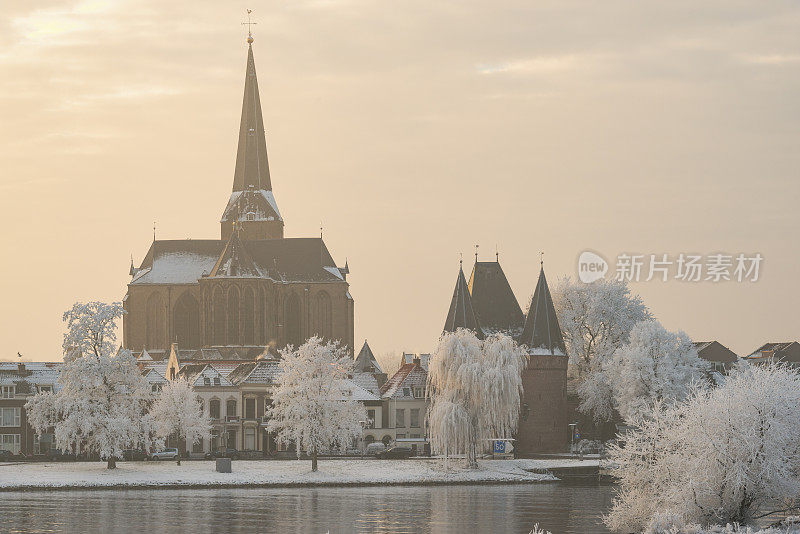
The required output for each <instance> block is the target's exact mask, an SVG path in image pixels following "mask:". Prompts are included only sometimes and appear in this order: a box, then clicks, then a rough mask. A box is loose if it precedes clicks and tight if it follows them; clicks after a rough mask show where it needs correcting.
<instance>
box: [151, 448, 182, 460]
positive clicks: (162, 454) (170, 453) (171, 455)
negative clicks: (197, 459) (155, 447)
mask: <svg viewBox="0 0 800 534" xmlns="http://www.w3.org/2000/svg"><path fill="white" fill-rule="evenodd" d="M178 454H179V453H178V449H164V450H162V451H158V452H154V453H153V454H151V455H150V459H151V460H155V461H159V460H177V459H178Z"/></svg>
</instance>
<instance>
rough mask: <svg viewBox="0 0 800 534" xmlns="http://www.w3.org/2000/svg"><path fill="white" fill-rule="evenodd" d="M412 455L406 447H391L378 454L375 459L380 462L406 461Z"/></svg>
mask: <svg viewBox="0 0 800 534" xmlns="http://www.w3.org/2000/svg"><path fill="white" fill-rule="evenodd" d="M412 454H413V451H412V450H411V449H409V448H408V447H392V448H391V449H386V450H385V451H382V452H379V453H378V454H376V455H375V458H378V459H380V460H408V459H409V458H411V455H412Z"/></svg>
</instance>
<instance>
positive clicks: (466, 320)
mask: <svg viewBox="0 0 800 534" xmlns="http://www.w3.org/2000/svg"><path fill="white" fill-rule="evenodd" d="M459 328H466V329H468V330H472V331H473V332H475V335H476V336H477V337H478V339H483V337H484V336H483V330H481V325H480V322H478V317H477V316H476V315H475V310H474V309H473V307H472V298H471V297H470V294H469V287H468V286H467V281H466V279H465V278H464V269H462V268H461V266H459V267H458V277H457V278H456V287H455V289H454V290H453V299H452V300H451V301H450V309H449V310H448V312H447V319H446V320H445V322H444V331H445V332H455V331H456V330H457V329H459Z"/></svg>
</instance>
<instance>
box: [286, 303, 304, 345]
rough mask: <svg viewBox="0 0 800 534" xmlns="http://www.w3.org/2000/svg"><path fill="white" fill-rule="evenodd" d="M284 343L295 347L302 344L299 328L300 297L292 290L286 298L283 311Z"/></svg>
mask: <svg viewBox="0 0 800 534" xmlns="http://www.w3.org/2000/svg"><path fill="white" fill-rule="evenodd" d="M285 330H286V343H287V344H288V345H294V346H295V347H297V346H299V345H300V344H302V339H301V336H302V334H301V330H300V299H299V298H298V297H297V293H294V292H292V293H291V294H290V295H289V298H287V299H286V313H285Z"/></svg>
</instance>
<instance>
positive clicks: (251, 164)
mask: <svg viewBox="0 0 800 534" xmlns="http://www.w3.org/2000/svg"><path fill="white" fill-rule="evenodd" d="M249 187H252V188H253V189H256V190H259V189H263V190H266V191H271V190H272V182H271V181H270V177H269V162H268V161H267V139H266V135H265V133H264V118H263V116H262V114H261V98H260V97H259V94H258V77H257V76H256V62H255V59H254V58H253V45H252V44H251V45H249V46H248V47H247V72H246V74H245V78H244V99H243V100H242V119H241V122H240V124H239V147H238V149H237V151H236V170H235V171H234V175H233V190H234V191H246V190H247V189H248V188H249Z"/></svg>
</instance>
